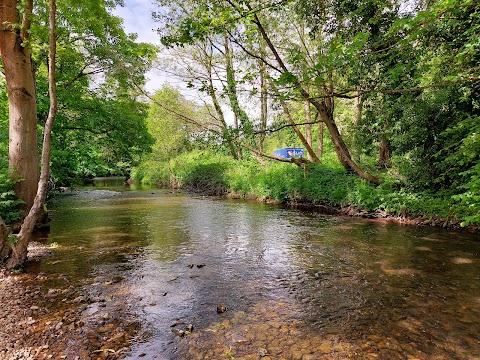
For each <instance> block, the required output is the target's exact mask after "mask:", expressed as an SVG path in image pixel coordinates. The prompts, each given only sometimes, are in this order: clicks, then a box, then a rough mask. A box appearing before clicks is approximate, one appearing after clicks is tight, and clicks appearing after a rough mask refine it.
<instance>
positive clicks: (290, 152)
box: [273, 148, 303, 159]
mask: <svg viewBox="0 0 480 360" xmlns="http://www.w3.org/2000/svg"><path fill="white" fill-rule="evenodd" d="M273 155H275V156H278V157H281V158H284V159H291V158H301V157H303V148H282V149H278V150H275V151H274V152H273Z"/></svg>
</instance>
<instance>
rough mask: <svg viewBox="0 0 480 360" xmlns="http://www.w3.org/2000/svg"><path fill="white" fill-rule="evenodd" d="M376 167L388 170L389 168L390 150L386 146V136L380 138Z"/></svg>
mask: <svg viewBox="0 0 480 360" xmlns="http://www.w3.org/2000/svg"><path fill="white" fill-rule="evenodd" d="M378 166H379V167H381V168H389V167H391V163H390V149H389V146H388V140H387V138H386V136H382V140H381V142H380V154H379V158H378Z"/></svg>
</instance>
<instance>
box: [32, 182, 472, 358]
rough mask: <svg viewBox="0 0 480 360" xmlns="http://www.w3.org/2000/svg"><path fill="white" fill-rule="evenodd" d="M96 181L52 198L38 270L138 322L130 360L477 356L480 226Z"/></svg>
mask: <svg viewBox="0 0 480 360" xmlns="http://www.w3.org/2000/svg"><path fill="white" fill-rule="evenodd" d="M95 185H96V186H95V187H90V188H88V189H83V190H78V191H73V192H70V193H67V194H64V195H61V196H57V197H55V198H54V199H53V200H51V201H50V203H49V207H50V208H51V209H52V210H53V221H52V224H51V231H50V234H49V236H48V243H50V244H54V246H53V247H54V250H53V253H54V256H52V257H49V258H45V259H43V260H42V261H41V262H39V263H38V264H36V265H35V267H34V268H32V269H31V270H30V271H35V272H39V273H46V274H48V275H49V276H52V277H54V276H56V275H58V276H59V277H60V278H61V277H67V278H68V279H69V281H70V282H71V283H72V284H74V285H75V286H77V287H83V288H84V291H85V293H86V294H87V295H88V298H89V299H93V300H91V301H90V302H89V303H88V306H86V307H85V310H84V316H85V317H88V316H93V315H94V314H97V315H99V316H100V315H101V316H103V318H104V319H108V318H110V317H116V318H117V320H118V321H120V322H122V324H123V327H124V328H125V329H127V330H128V329H130V330H129V331H131V332H132V341H131V343H130V344H131V346H130V347H129V348H128V351H126V352H125V353H124V354H123V355H122V357H125V358H127V359H138V358H145V359H266V360H267V359H297V360H312V359H347V358H352V359H375V358H378V359H475V358H476V359H478V356H479V354H480V340H479V339H480V337H479V335H478V334H480V241H479V240H480V239H479V235H478V234H472V233H469V232H465V231H449V230H442V229H436V228H429V227H415V226H400V225H396V224H390V223H387V222H381V221H370V220H362V219H356V218H347V217H336V216H329V215H322V214H319V213H317V212H314V211H302V210H296V209H291V208H284V207H279V206H272V205H267V204H262V203H255V202H245V201H238V200H237V201H236V200H225V199H220V198H210V197H202V196H197V195H192V194H187V193H185V192H181V191H170V190H162V189H136V188H135V187H131V188H128V187H123V186H122V185H118V184H117V185H116V186H113V187H110V184H109V183H105V184H103V183H102V182H96V183H95ZM104 185H107V187H106V188H105V187H104ZM95 299H97V300H98V299H103V300H102V301H99V300H98V301H95ZM190 325H191V326H190Z"/></svg>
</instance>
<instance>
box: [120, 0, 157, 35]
mask: <svg viewBox="0 0 480 360" xmlns="http://www.w3.org/2000/svg"><path fill="white" fill-rule="evenodd" d="M156 10H158V6H157V5H155V4H154V3H153V2H152V1H151V0H125V6H123V7H120V6H118V7H117V8H115V9H114V10H113V15H115V16H118V17H121V18H123V20H124V24H123V25H124V26H123V27H124V29H125V31H126V32H127V33H129V34H131V33H135V34H137V35H138V41H139V42H147V43H153V44H158V43H159V37H158V35H157V33H156V28H157V27H158V26H157V24H155V22H154V21H153V19H152V12H153V11H156Z"/></svg>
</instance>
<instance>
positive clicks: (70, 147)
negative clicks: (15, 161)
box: [0, 0, 156, 185]
mask: <svg viewBox="0 0 480 360" xmlns="http://www.w3.org/2000/svg"><path fill="white" fill-rule="evenodd" d="M47 3H48V1H38V2H35V9H34V14H35V15H34V16H33V17H32V29H31V47H32V53H33V57H34V60H35V64H36V66H35V71H36V85H37V113H38V123H39V133H40V132H41V130H42V126H43V123H44V121H45V119H46V118H47V113H48V109H49V97H48V82H47V55H48V29H47V27H46V26H45V23H48V5H47ZM119 4H121V2H118V1H103V0H93V1H87V2H78V1H73V0H59V1H57V13H58V16H57V29H56V31H57V66H56V68H57V71H56V74H57V85H58V101H59V109H58V114H57V121H56V122H55V127H54V130H53V138H52V157H51V159H52V176H53V178H54V179H55V182H56V183H57V184H58V185H69V183H70V182H71V180H72V178H74V177H86V176H95V175H109V174H126V173H128V172H129V170H130V168H131V166H132V165H135V164H137V162H138V161H139V159H140V155H142V154H143V153H146V152H149V151H150V147H151V145H152V143H153V140H152V137H151V136H150V135H149V133H148V131H147V128H146V122H145V118H146V116H147V105H145V104H144V103H141V102H139V101H137V98H138V90H137V88H136V86H137V85H139V86H140V85H142V84H143V83H144V81H145V77H144V74H145V72H146V71H147V70H148V69H149V68H150V66H151V63H152V61H153V60H154V58H155V56H156V54H155V52H156V48H155V47H154V46H153V45H150V44H145V43H137V42H136V35H127V34H126V33H125V31H124V30H123V28H122V20H121V19H120V18H118V17H115V16H112V15H111V14H110V11H111V9H112V8H114V7H115V6H117V5H119ZM0 81H1V82H2V83H3V82H4V80H3V79H2V78H0ZM0 89H1V90H0V122H1V123H0V124H1V125H6V124H7V121H8V119H7V115H6V108H7V106H6V104H7V99H6V95H5V93H4V87H3V86H0ZM7 129H8V126H5V127H4V126H2V127H1V131H0V154H2V155H3V154H7V151H8V149H7V147H8V133H7ZM6 159H7V156H2V157H1V161H2V163H0V168H5V167H6V166H7V164H6V163H3V162H4V161H5V162H6Z"/></svg>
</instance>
